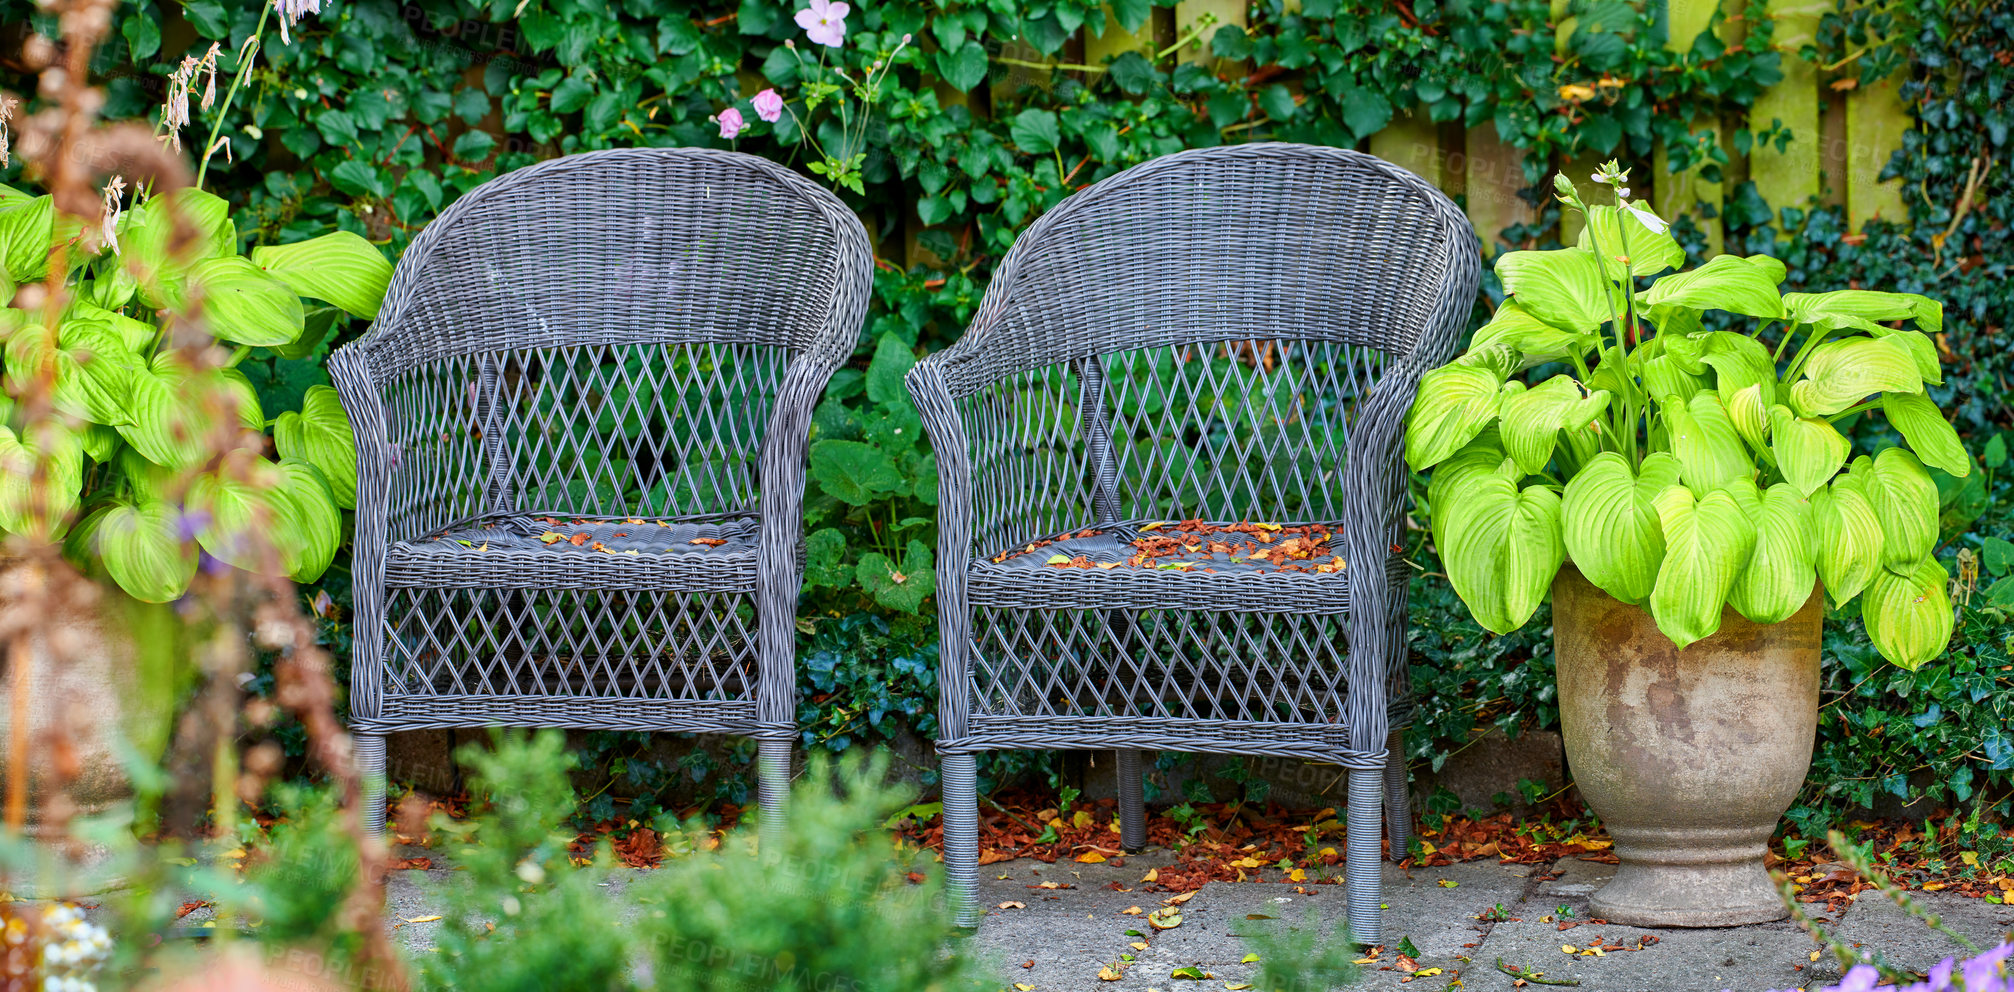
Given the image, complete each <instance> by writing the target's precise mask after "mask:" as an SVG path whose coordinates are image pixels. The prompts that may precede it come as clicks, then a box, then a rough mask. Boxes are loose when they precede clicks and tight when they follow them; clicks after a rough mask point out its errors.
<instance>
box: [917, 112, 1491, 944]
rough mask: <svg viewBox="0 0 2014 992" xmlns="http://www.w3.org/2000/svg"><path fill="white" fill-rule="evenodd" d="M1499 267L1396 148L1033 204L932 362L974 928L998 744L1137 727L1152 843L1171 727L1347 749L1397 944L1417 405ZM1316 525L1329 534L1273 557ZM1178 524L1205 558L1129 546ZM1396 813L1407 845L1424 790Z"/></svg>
mask: <svg viewBox="0 0 2014 992" xmlns="http://www.w3.org/2000/svg"><path fill="white" fill-rule="evenodd" d="M1480 264H1481V263H1480V260H1479V258H1478V254H1477V248H1476V240H1475V235H1474V233H1473V231H1472V230H1471V229H1470V227H1469V223H1468V221H1467V220H1466V219H1465V218H1464V217H1463V216H1462V214H1461V212H1460V211H1459V210H1457V209H1456V208H1455V206H1454V205H1453V204H1452V203H1450V202H1449V201H1448V199H1447V198H1446V197H1445V196H1443V195H1442V194H1441V193H1440V192H1439V191H1437V190H1435V189H1434V188H1433V187H1431V186H1429V185H1428V184H1427V183H1425V182H1424V181H1422V180H1421V179H1419V177H1417V176H1414V175H1413V174H1411V173H1409V172H1406V171H1405V170H1403V169H1400V168H1398V167H1397V166H1393V165H1391V164H1389V163H1386V162H1383V161H1381V160H1378V159H1375V158H1372V157H1370V156H1367V155H1362V154H1359V153H1356V152H1352V151H1346V150H1340V149H1334V148H1318V147H1312V146H1304V145H1287V144H1251V145H1239V146H1232V147H1225V148H1214V149H1207V150H1198V151H1189V152H1182V153H1179V154H1175V155H1170V156H1167V157H1165V158H1160V159H1156V160H1154V161H1152V162H1148V163H1146V164H1144V165H1140V166H1136V167H1134V168H1132V169H1128V170H1126V171H1125V172H1123V173H1120V174H1118V175H1116V176H1113V177H1111V178H1108V179H1105V180H1103V181H1101V182H1099V183H1097V184H1095V185H1093V186H1091V187H1090V188H1088V189H1086V190H1083V191H1081V192H1079V193H1077V194H1075V195H1073V196H1071V197H1070V198H1069V199H1067V200H1065V201H1064V202H1063V203H1062V204H1060V205H1058V206H1057V207H1056V208H1055V209H1053V210H1051V211H1050V212H1049V213H1048V214H1047V215H1045V216H1044V217H1042V218H1041V219H1040V220H1038V221H1037V222H1036V223H1035V224H1034V225H1033V226H1031V227H1030V228H1029V229H1028V230H1027V231H1026V232H1024V233H1023V234H1022V235H1021V236H1020V238H1019V239H1018V240H1017V241H1016V242H1015V243H1014V247H1013V249H1012V250H1011V251H1010V252H1009V253H1008V255H1007V258H1006V259H1005V260H1004V261H1003V263H1002V264H1001V267H1000V269H999V270H998V272H997V273H996V274H995V276H994V278H993V281H992V283H991V284H990V285H989V286H988V288H987V291H986V297H985V300H984V302H983V303H982V304H981V305H980V308H979V311H978V313H977V315H976V316H975V317H974V318H973V321H972V325H971V327H970V328H969V329H968V330H967V331H966V333H965V334H964V336H963V337H962V338H961V339H960V340H959V341H958V343H957V344H956V345H955V346H953V347H951V348H950V349H948V350H946V351H943V352H940V353H938V354H935V355H931V356H930V357H928V358H926V359H924V360H923V361H922V362H920V363H919V364H918V365H917V366H916V368H915V369H914V370H913V371H912V372H911V373H910V376H909V388H910V391H911V393H912V394H913V395H914V397H915V399H916V402H917V404H918V406H919V408H920V409H921V411H922V414H923V419H924V424H925V426H926V427H927V429H928V430H929V433H930V438H931V442H932V444H933V445H934V446H935V448H936V452H937V463H938V467H939V474H940V478H939V486H940V499H939V514H940V524H939V526H940V537H939V544H938V557H937V562H938V572H939V577H938V585H937V596H938V610H939V618H940V625H941V634H942V659H941V662H940V664H941V666H942V672H941V675H940V679H939V685H940V692H941V698H940V703H939V717H938V719H939V723H940V726H941V728H942V729H941V733H942V739H940V740H939V741H938V750H939V753H940V755H941V756H942V760H943V767H944V771H943V774H944V780H943V781H944V784H943V790H944V817H945V820H944V846H945V854H944V859H945V863H946V867H947V871H948V874H949V876H950V879H951V882H952V886H953V891H954V894H955V896H956V898H957V899H958V907H957V913H958V917H959V922H960V923H961V924H964V925H971V924H974V923H976V922H977V919H978V911H977V908H976V907H975V905H974V901H973V894H974V886H975V883H976V879H977V854H978V850H977V845H978V807H977V797H976V794H975V789H976V782H975V761H974V755H975V753H976V752H979V751H984V750H994V749H1005V748H1082V749H1103V748H1113V749H1117V750H1118V752H1119V759H1120V760H1119V773H1120V782H1119V788H1120V810H1121V822H1122V838H1121V840H1122V843H1123V844H1124V845H1125V846H1126V847H1128V848H1136V847H1139V846H1141V845H1142V844H1144V843H1145V841H1146V823H1145V817H1144V812H1143V809H1142V805H1141V801H1140V800H1141V795H1140V793H1141V788H1142V783H1141V775H1140V773H1141V768H1140V755H1139V752H1140V750H1141V749H1161V750H1174V751H1195V752H1217V753H1229V754H1247V755H1265V756H1277V757H1284V758H1304V759H1312V760H1315V761H1323V762H1332V763H1335V764H1338V765H1341V766H1343V767H1345V768H1347V769H1348V770H1349V771H1348V778H1349V784H1348V801H1347V811H1348V842H1347V844H1346V845H1345V846H1346V848H1347V853H1346V861H1347V868H1346V874H1347V882H1348V901H1349V913H1350V924H1351V929H1352V935H1353V936H1354V937H1355V938H1356V939H1358V940H1361V941H1365V942H1369V943H1380V942H1382V941H1381V938H1380V931H1381V920H1380V913H1379V909H1380V905H1379V888H1380V884H1381V877H1382V871H1381V868H1380V865H1379V860H1380V859H1379V853H1380V851H1379V848H1380V844H1379V841H1380V833H1381V831H1380V829H1379V827H1380V826H1381V825H1382V824H1381V822H1380V820H1381V818H1380V811H1381V798H1382V793H1383V791H1384V788H1385V781H1384V776H1383V775H1382V774H1381V772H1383V771H1384V770H1385V769H1387V767H1388V766H1389V763H1391V762H1397V761H1399V760H1400V759H1398V758H1397V757H1388V731H1389V729H1390V728H1391V727H1392V726H1394V724H1393V722H1392V721H1391V720H1390V719H1389V717H1390V714H1388V712H1387V681H1388V679H1389V680H1390V682H1391V684H1392V685H1393V686H1394V687H1396V688H1398V689H1399V690H1400V691H1401V692H1403V686H1404V668H1405V659H1404V654H1403V652H1404V646H1403V645H1404V640H1403V638H1404V629H1405V621H1406V576H1407V574H1408V573H1407V571H1406V566H1405V565H1404V563H1403V562H1402V561H1400V560H1399V559H1398V557H1397V555H1396V554H1395V552H1396V549H1397V547H1398V546H1397V545H1396V544H1395V543H1394V542H1395V541H1397V540H1398V539H1399V536H1400V529H1401V526H1402V517H1401V509H1402V505H1403V500H1404V495H1405V485H1404V482H1405V478H1406V474H1405V472H1404V470H1403V468H1402V466H1401V462H1400V446H1401V443H1402V438H1403V433H1404V432H1403V424H1404V418H1405V414H1406V411H1407V409H1408V407H1410V406H1411V403H1412V399H1413V394H1414V391H1415V388H1416V387H1417V385H1418V382H1419V379H1420V376H1421V375H1422V374H1423V373H1424V372H1426V371H1427V370H1428V369H1430V368H1432V367H1433V366H1435V365H1436V364H1438V363H1440V362H1441V361H1443V360H1445V359H1446V357H1447V356H1448V355H1449V354H1450V353H1451V352H1452V351H1453V349H1454V347H1455V345H1456V342H1457V338H1458V336H1459V335H1460V333H1461V331H1462V328H1463V326H1464V324H1465V322H1466V320H1467V317H1468V315H1469V312H1470V308H1471V307H1472V306H1473V304H1474V301H1475V297H1476V287H1477V281H1478V278H1479V272H1480ZM1238 522H1262V523H1266V524H1269V525H1276V526H1275V527H1266V528H1256V529H1257V530H1261V531H1265V532H1266V534H1250V533H1249V531H1250V529H1252V528H1248V531H1247V534H1246V535H1240V537H1241V539H1242V538H1243V537H1246V536H1249V538H1250V540H1249V541H1243V540H1241V541H1240V543H1239V544H1238V545H1237V546H1236V547H1233V546H1232V542H1231V541H1229V540H1226V541H1223V542H1221V543H1222V544H1223V547H1208V546H1207V545H1208V542H1209V540H1210V536H1209V534H1207V533H1206V531H1208V530H1209V529H1210V528H1209V526H1206V524H1208V525H1227V524H1236V523H1238ZM1296 525H1299V526H1300V527H1303V528H1306V529H1305V530H1303V531H1300V533H1301V534H1303V535H1304V536H1305V537H1306V538H1307V540H1308V544H1304V545H1299V546H1298V547H1299V548H1300V549H1301V550H1302V551H1307V550H1309V547H1308V545H1319V547H1317V548H1315V549H1314V553H1313V554H1311V555H1310V556H1309V557H1307V558H1305V559H1302V558H1295V559H1290V560H1289V561H1288V562H1287V563H1286V564H1285V565H1281V564H1280V563H1279V562H1278V560H1267V558H1266V557H1264V556H1260V555H1257V554H1253V553H1252V552H1253V551H1254V550H1255V549H1256V548H1257V547H1259V546H1267V547H1274V546H1277V544H1279V543H1284V542H1282V541H1278V540H1276V539H1274V538H1272V537H1270V536H1268V535H1270V534H1276V533H1285V532H1284V531H1280V530H1278V529H1277V528H1278V527H1294V526H1296ZM1160 535H1173V536H1174V537H1175V539H1176V540H1175V545H1174V546H1179V547H1180V548H1182V549H1183V550H1184V552H1185V554H1183V555H1181V556H1178V557H1186V558H1188V559H1189V560H1190V562H1191V564H1190V565H1188V566H1178V565H1173V564H1172V559H1171V560H1170V561H1166V562H1164V561H1161V560H1159V559H1151V558H1149V559H1136V558H1135V556H1136V555H1138V554H1139V546H1138V545H1136V544H1134V543H1132V542H1134V541H1135V539H1138V538H1142V537H1153V536H1160ZM1217 536H1219V537H1222V536H1223V535H1222V533H1221V532H1217ZM1336 560H1340V561H1342V562H1343V563H1344V564H1343V565H1342V566H1340V567H1339V566H1336V565H1334V564H1333V563H1334V561H1336ZM1324 564H1325V565H1327V567H1320V566H1321V565H1324ZM1394 736H1395V735H1394ZM1394 799H1396V800H1397V801H1398V802H1397V803H1395V804H1394V805H1395V806H1399V805H1400V804H1402V803H1403V802H1404V770H1403V765H1402V764H1400V765H1398V771H1397V774H1396V788H1395V794H1394ZM1393 827H1394V830H1393V834H1394V836H1393V841H1394V844H1393V854H1394V856H1395V857H1402V856H1403V854H1404V846H1405V840H1404V834H1405V829H1404V818H1403V816H1395V817H1394V820H1393Z"/></svg>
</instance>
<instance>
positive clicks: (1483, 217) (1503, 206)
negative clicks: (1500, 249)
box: [1462, 124, 1533, 258]
mask: <svg viewBox="0 0 2014 992" xmlns="http://www.w3.org/2000/svg"><path fill="white" fill-rule="evenodd" d="M1465 145H1466V148H1465V151H1464V154H1463V156H1462V164H1463V166H1464V175H1463V177H1462V188H1463V189H1464V190H1465V191H1466V192H1467V193H1468V213H1469V221H1470V222H1471V223H1473V224H1475V226H1476V234H1477V235H1478V236H1480V237H1481V238H1482V241H1483V257H1484V258H1489V257H1492V256H1494V255H1495V254H1496V253H1497V245H1498V243H1499V242H1498V238H1499V237H1500V236H1501V235H1502V233H1503V229H1504V228H1506V227H1509V226H1511V225H1512V224H1529V223H1531V222H1532V220H1533V217H1532V209H1531V204H1529V203H1526V202H1525V201H1524V200H1523V199H1522V198H1521V197H1519V196H1518V195H1517V194H1518V190H1521V189H1523V188H1524V186H1525V179H1524V152H1522V151H1519V150H1518V148H1517V146H1515V145H1512V144H1510V143H1508V142H1506V141H1504V140H1503V138H1501V137H1499V136H1498V135H1497V128H1496V125H1495V124H1479V125H1477V126H1475V127H1472V128H1469V132H1468V139H1467V141H1466V142H1465Z"/></svg>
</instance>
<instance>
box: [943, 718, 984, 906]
mask: <svg viewBox="0 0 2014 992" xmlns="http://www.w3.org/2000/svg"><path fill="white" fill-rule="evenodd" d="M943 775H944V880H945V883H946V885H945V888H946V895H947V896H948V897H949V898H950V901H951V919H952V923H953V924H954V925H956V926H961V927H976V926H978V925H979V762H978V760H977V759H976V758H974V757H973V756H972V755H970V754H947V755H945V756H944V762H943Z"/></svg>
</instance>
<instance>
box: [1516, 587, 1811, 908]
mask: <svg viewBox="0 0 2014 992" xmlns="http://www.w3.org/2000/svg"><path fill="white" fill-rule="evenodd" d="M1552 601H1553V638H1554V645H1555V652H1556V654H1557V656H1558V667H1559V702H1560V724H1561V731H1562V733H1563V736H1564V737H1565V739H1566V753H1567V764H1568V766H1569V767H1570V769H1571V771H1572V774H1573V778H1574V781H1575V782H1576V783H1577V784H1578V786H1579V788H1580V792H1581V795H1582V796H1583V797H1585V798H1586V800H1587V803H1588V805H1589V806H1590V807H1591V808H1592V809H1593V810H1594V812H1595V814H1596V815H1598V816H1600V817H1601V820H1602V823H1603V824H1604V825H1605V826H1607V828H1608V831H1609V835H1610V836H1611V837H1613V838H1614V839H1615V852H1616V855H1617V856H1618V857H1619V858H1620V859H1621V861H1622V864H1621V866H1620V867H1619V868H1618V869H1617V871H1616V874H1615V877H1614V879H1612V880H1611V881H1610V882H1609V883H1608V884H1607V885H1606V886H1604V887H1603V888H1602V889H1601V890H1600V891H1598V892H1596V893H1595V894H1594V896H1593V897H1592V907H1591V908H1592V911H1593V915H1594V916H1596V917H1600V918H1602V919H1607V920H1610V921H1613V922H1616V923H1622V924H1629V925H1635V926H1673V927H1721V926H1736V925H1740V924H1744V923H1761V922H1765V921H1769V920H1779V919H1782V918H1784V917H1785V916H1787V915H1789V914H1788V911H1787V910H1785V908H1784V906H1783V901H1782V899H1780V898H1779V897H1778V896H1777V893H1776V889H1775V888H1774V886H1772V885H1771V883H1770V880H1769V875H1768V873H1767V871H1766V870H1765V869H1764V868H1763V855H1764V852H1765V851H1766V849H1767V847H1766V845H1767V843H1768V841H1769V836H1770V834H1771V833H1773V832H1774V831H1775V829H1776V823H1777V820H1778V819H1779V818H1781V817H1782V816H1783V813H1784V811H1785V810H1787V809H1789V808H1790V804H1791V802H1793V801H1794V800H1795V799H1796V798H1797V792H1798V790H1799V789H1800V788H1801V787H1802V786H1803V784H1804V775H1805V772H1807V771H1808V770H1809V769H1810V767H1811V747H1812V741H1813V738H1814V736H1815V735H1816V731H1817V728H1818V661H1819V645H1820V628H1821V626H1822V624H1823V622H1824V616H1825V610H1824V603H1823V595H1822V593H1821V592H1820V591H1819V590H1818V589H1813V590H1812V593H1811V598H1810V599H1809V600H1808V601H1806V602H1805V604H1804V606H1803V608H1802V609H1800V610H1798V611H1797V614H1796V615H1795V616H1792V617H1791V618H1790V619H1788V620H1786V621H1784V622H1782V623H1778V624H1771V625H1768V626H1764V625H1761V624H1756V623H1753V622H1751V621H1749V620H1748V619H1746V618H1744V617H1742V616H1741V615H1740V614H1738V613H1736V612H1735V611H1734V610H1733V609H1732V608H1724V609H1723V612H1722V615H1721V622H1720V630H1719V632H1718V633H1716V634H1714V635H1713V636H1712V637H1709V638H1707V639H1705V640H1702V641H1699V642H1697V643H1694V644H1692V645H1689V646H1687V647H1686V649H1685V650H1683V651H1680V650H1679V649H1678V648H1676V647H1674V646H1673V645H1672V643H1671V641H1670V640H1669V639H1667V638H1666V637H1665V636H1664V635H1663V634H1662V633H1659V632H1658V629H1657V625H1656V624H1655V623H1654V622H1653V621H1652V620H1651V617H1650V614H1649V613H1648V612H1647V611H1645V610H1643V609H1641V608H1639V607H1635V606H1629V605H1626V604H1623V603H1620V602H1617V601H1616V600H1614V599H1612V598H1610V597H1609V596H1608V594H1607V593H1604V592H1602V591H1601V590H1600V589H1597V588H1595V586H1594V585H1593V584H1592V583H1590V582H1588V581H1587V580H1586V579H1585V578H1582V577H1581V574H1580V572H1579V571H1577V570H1575V569H1574V568H1573V567H1572V566H1571V565H1568V566H1567V567H1565V568H1563V569H1561V570H1560V573H1559V577H1558V578H1557V579H1555V580H1554V582H1553V587H1552Z"/></svg>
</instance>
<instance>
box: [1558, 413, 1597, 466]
mask: <svg viewBox="0 0 2014 992" xmlns="http://www.w3.org/2000/svg"><path fill="white" fill-rule="evenodd" d="M1605 429H1606V428H1604V427H1603V426H1602V423H1601V421H1599V420H1594V421H1590V422H1588V423H1587V424H1586V425H1584V426H1581V427H1569V428H1567V429H1566V430H1563V431H1560V432H1559V447H1558V448H1557V449H1555V450H1554V452H1553V457H1554V458H1556V459H1558V462H1559V470H1560V477H1561V478H1566V479H1571V478H1573V474H1574V473H1575V472H1578V471H1580V468H1581V466H1583V465H1586V464H1587V462H1588V459H1590V458H1593V457H1594V456H1595V455H1598V454H1600V453H1601V450H1602V443H1601V441H1602V432H1603V431H1604V430H1605Z"/></svg>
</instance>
